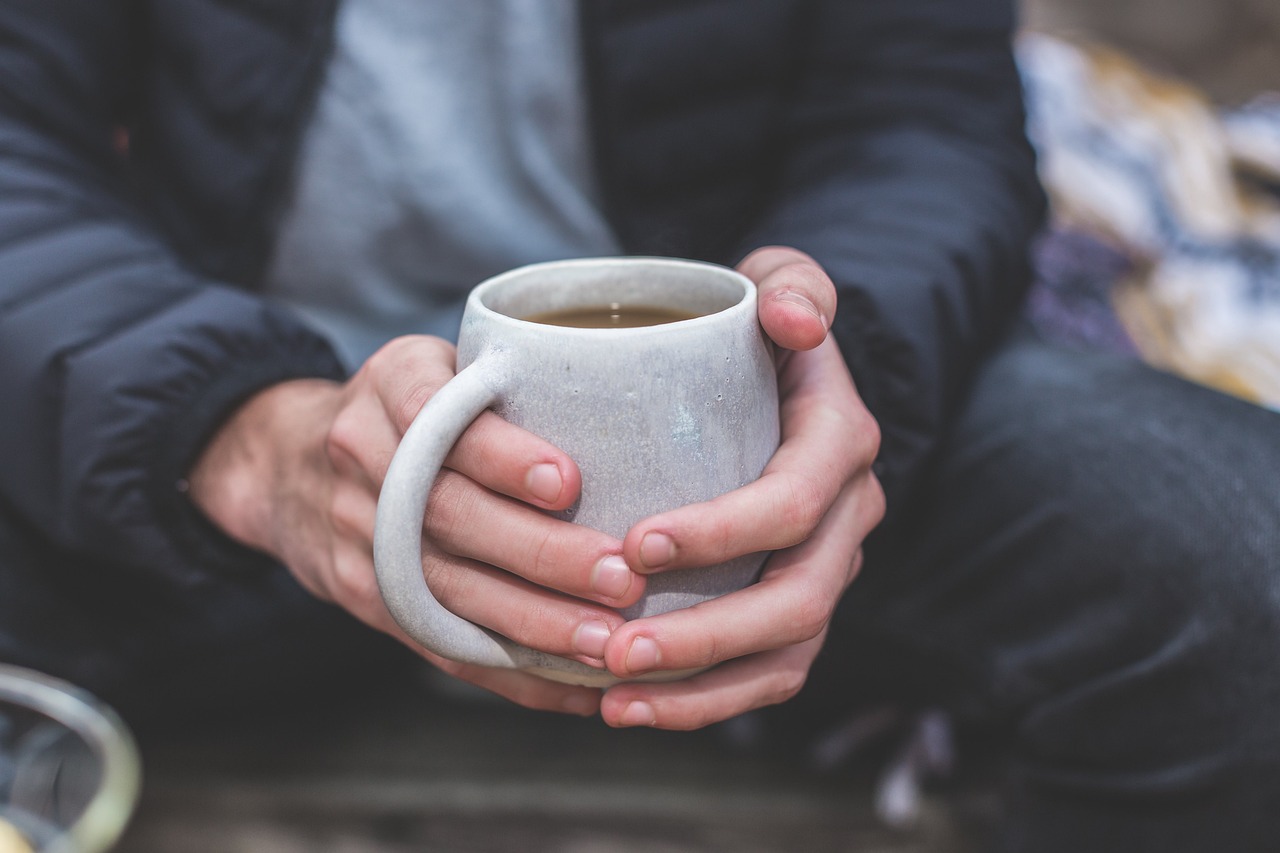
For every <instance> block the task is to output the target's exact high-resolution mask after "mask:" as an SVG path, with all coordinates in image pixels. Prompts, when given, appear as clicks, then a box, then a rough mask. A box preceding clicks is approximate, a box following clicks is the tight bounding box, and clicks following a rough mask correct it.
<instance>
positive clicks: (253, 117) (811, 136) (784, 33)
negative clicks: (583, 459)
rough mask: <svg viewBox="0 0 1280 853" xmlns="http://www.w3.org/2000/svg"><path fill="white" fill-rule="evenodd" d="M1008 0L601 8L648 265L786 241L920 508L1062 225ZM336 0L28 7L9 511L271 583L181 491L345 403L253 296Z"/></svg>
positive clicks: (11, 158) (5, 486)
mask: <svg viewBox="0 0 1280 853" xmlns="http://www.w3.org/2000/svg"><path fill="white" fill-rule="evenodd" d="M1009 5H1010V4H1009V3H1008V2H1006V0H892V2H890V0H680V2H676V0H670V2H657V0H589V1H588V2H584V3H583V4H582V15H583V38H584V41H585V46H584V55H585V57H586V62H587V64H588V69H587V72H588V75H587V76H588V79H589V84H590V87H591V93H590V98H591V110H592V118H593V122H594V128H595V145H596V153H597V158H598V164H599V170H600V173H601V174H600V182H601V185H602V187H603V188H604V193H605V201H606V207H607V211H608V214H609V216H610V218H611V221H612V222H613V225H614V227H615V230H616V231H617V233H618V234H619V235H620V238H621V239H622V242H623V245H624V248H625V250H626V251H627V252H630V253H637V254H668V255H682V256H689V257H698V258H705V259H710V260H715V261H720V262H725V263H732V262H735V261H736V260H737V259H738V258H740V257H741V255H742V254H744V253H745V252H746V251H747V250H748V249H750V248H753V247H755V246H758V245H764V244H772V243H781V244H789V245H793V246H797V247H799V248H801V249H804V250H806V251H808V252H810V253H811V254H812V255H814V256H815V257H816V258H817V259H818V260H819V261H821V262H822V263H823V264H824V265H825V266H826V268H827V270H828V271H829V272H830V273H831V275H832V277H833V278H834V279H835V281H836V282H837V284H838V286H839V288H840V309H839V313H838V316H837V318H836V321H835V334H836V336H837V338H838V340H839V342H840V344H841V346H842V348H843V351H844V353H845V355H846V358H847V359H848V361H849V364H850V366H851V368H852V370H853V372H854V376H855V379H856V381H857V383H858V386H859V389H860V391H861V393H862V394H863V396H864V398H865V399H866V401H867V403H868V405H869V406H870V408H871V410H872V412H873V413H874V414H875V415H876V417H877V418H878V419H879V421H880V423H881V426H882V429H883V432H884V444H883V450H882V458H881V460H880V461H879V463H878V466H879V467H878V470H879V472H880V474H881V477H882V480H883V482H884V483H885V486H886V491H887V492H888V495H889V500H890V508H891V511H893V510H894V509H895V508H896V507H899V506H900V505H901V504H902V503H903V501H904V500H905V498H906V496H907V495H908V493H909V491H910V488H911V485H912V483H913V481H914V480H915V479H916V477H917V475H918V473H919V470H920V468H921V465H922V464H923V463H924V462H925V461H926V460H927V458H928V456H929V453H930V451H931V449H932V448H933V447H934V445H935V444H936V442H937V440H938V437H939V435H940V432H941V430H942V429H943V427H944V425H945V423H946V421H947V417H948V413H949V412H950V411H951V410H952V409H953V408H954V406H955V405H956V403H957V401H958V399H959V397H960V396H961V395H962V394H963V392H964V389H965V385H966V381H967V379H968V377H969V376H970V375H971V373H972V371H973V368H974V366H975V363H976V362H977V360H978V359H979V358H980V356H981V354H982V352H983V350H984V348H985V347H986V346H988V345H989V343H990V342H991V341H992V340H993V339H994V337H995V336H996V334H997V333H998V331H999V329H1000V328H1001V327H1002V325H1003V324H1004V323H1005V322H1006V321H1007V319H1008V318H1009V316H1010V315H1011V314H1012V312H1013V311H1014V309H1015V306H1016V304H1017V302H1018V300H1019V297H1020V294H1021V290H1022V287H1023V285H1024V283H1025V277H1026V276H1025V259H1024V256H1025V249H1026V244H1027V242H1028V239H1029V236H1030V235H1031V234H1032V233H1033V231H1034V230H1035V229H1036V227H1037V226H1038V224H1039V220H1040V216H1041V208H1042V198H1041V194H1040V190H1039V188H1038V185H1037V182H1036V177H1035V172H1034V163H1033V157H1032V154H1031V151H1030V149H1029V146H1028V145H1027V143H1026V141H1025V139H1024V138H1023V126H1022V121H1023V117H1022V109H1021V96H1020V90H1019V86H1018V79H1017V75H1016V71H1015V68H1014V65H1013V63H1012V60H1011V57H1010V52H1009V45H1008V40H1009V36H1010V30H1011V26H1012V20H1011V18H1012V14H1011V10H1010V8H1009ZM333 13H334V3H333V2H318V0H6V2H5V3H4V4H3V5H2V6H0V400H3V401H5V403H6V404H7V405H6V411H5V414H4V416H3V418H0V507H3V508H4V509H5V510H6V511H8V512H10V513H13V514H15V515H16V516H17V517H19V518H20V519H22V520H23V521H24V522H25V523H26V524H27V525H29V526H30V527H32V528H33V529H35V530H37V531H39V532H40V534H41V535H43V536H44V537H45V538H47V539H48V540H49V541H50V542H53V543H56V544H57V546H58V547H60V548H62V549H64V550H65V551H67V552H69V553H73V554H85V555H91V556H93V557H95V558H96V559H97V560H99V561H100V560H101V559H103V558H106V559H109V560H110V561H112V562H114V563H116V564H118V565H120V566H126V567H130V568H131V569H132V570H134V571H138V572H143V573H152V575H153V577H155V578H157V579H160V580H163V581H164V582H165V583H173V582H177V583H180V584H183V583H189V582H194V581H198V580H199V579H200V578H201V577H203V576H205V573H207V572H210V571H226V570H228V569H232V568H234V567H235V566H237V565H243V564H244V558H245V555H244V554H243V553H242V552H240V551H239V549H238V548H236V547H234V546H232V544H231V543H230V542H229V541H228V540H224V539H223V538H222V537H221V536H220V535H219V534H217V533H216V532H215V531H214V530H213V529H212V528H211V527H210V526H209V525H207V524H206V523H204V522H203V521H202V519H201V518H200V517H199V515H198V514H197V513H196V512H195V511H194V509H193V508H192V507H190V506H189V505H188V504H187V502H186V501H185V499H184V498H183V497H182V495H181V492H180V487H179V484H180V483H181V481H182V479H183V477H184V475H185V472H186V471H187V469H188V467H189V465H190V464H191V463H192V461H193V459H194V457H195V455H196V454H197V453H198V451H199V449H200V447H201V446H202V443H203V442H204V441H205V440H206V439H207V438H208V437H209V435H210V434H211V432H212V431H213V430H214V429H215V428H216V427H217V425H218V423H219V421H220V419H221V418H222V417H224V416H225V415H226V414H227V413H228V412H229V410H230V409H231V407H233V406H234V405H235V404H236V403H237V401H239V400H241V399H243V398H244V397H245V396H246V395H248V394H249V393H251V392H252V391H254V390H255V389H258V388H261V387H263V386H264V385H267V384H269V383H273V382H276V381H279V380H283V379H286V378H291V377H298V376H313V375H314V376H328V377H338V376H339V375H340V367H339V365H338V363H337V361H336V360H335V359H334V357H333V355H332V354H331V352H330V350H329V348H328V347H327V345H326V344H325V343H324V341H323V340H322V339H320V338H319V337H318V336H317V335H316V334H315V333H314V332H312V331H311V330H309V329H307V328H306V327H304V326H303V325H301V324H300V322H299V321H298V320H296V319H294V318H293V317H292V316H290V315H288V314H285V313H282V312H281V311H278V310H276V309H273V308H271V307H268V306H267V305H266V304H265V303H264V302H263V301H262V300H261V299H259V298H258V297H257V296H256V295H255V292H254V291H255V288H256V287H257V284H258V281H259V276H260V274H261V271H262V267H263V264H264V261H265V259H266V257H267V256H268V253H269V251H270V246H271V239H272V234H273V223H274V221H275V217H276V215H277V213H278V210H279V207H280V203H281V196H282V190H283V188H284V184H285V181H286V180H287V177H288V175H289V167H290V162H291V159H292V157H293V154H294V151H295V148H296V146H297V143H298V139H299V137H300V135H301V133H302V131H303V129H304V127H305V125H306V122H307V118H308V112H309V105H310V104H311V103H312V101H313V98H314V95H315V92H316V88H317V85H318V82H319V80H320V77H321V73H320V72H321V71H322V69H323V66H324V62H325V59H326V56H327V54H328V50H329V44H330V39H331V33H332V23H333Z"/></svg>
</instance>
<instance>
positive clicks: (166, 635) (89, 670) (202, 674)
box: [0, 505, 408, 726]
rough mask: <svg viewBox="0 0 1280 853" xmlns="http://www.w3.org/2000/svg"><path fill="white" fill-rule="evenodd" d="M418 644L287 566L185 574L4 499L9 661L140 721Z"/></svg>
mask: <svg viewBox="0 0 1280 853" xmlns="http://www.w3.org/2000/svg"><path fill="white" fill-rule="evenodd" d="M407 656H408V653H407V652H406V651H404V650H402V649H400V648H399V646H398V645H397V644H395V643H393V642H392V641H391V640H389V639H387V638H384V637H382V636H381V635H376V634H375V633H374V632H373V631H371V630H369V629H366V628H365V627H364V626H362V625H359V624H358V623H356V622H355V620H352V619H351V618H350V617H348V616H347V615H346V614H345V613H342V612H340V611H339V610H338V609H337V608H334V607H332V606H330V605H327V604H324V603H321V602H319V601H316V600H315V599H313V598H311V597H310V596H309V595H308V594H306V593H305V592H304V591H303V590H302V589H301V588H300V587H299V586H298V585H297V584H296V583H295V582H294V581H293V580H292V578H290V577H289V576H288V574H287V573H286V572H285V571H284V570H283V569H280V570H278V571H275V572H267V573H262V574H256V575H253V576H251V577H242V578H220V577H212V576H211V577H209V578H208V579H207V580H206V582H204V583H201V584H198V585H195V586H186V585H183V586H178V585H174V584H170V583H168V582H166V581H164V580H163V579H159V578H152V577H141V576H139V575H138V574H137V573H136V572H135V571H132V570H130V569H129V568H128V567H123V566H119V565H112V564H107V563H105V562H99V561H94V560H92V559H88V558H86V557H84V556H76V555H71V554H67V553H64V552H61V551H59V550H58V549H56V548H53V547H51V546H50V545H49V544H48V543H46V542H44V541H43V540H42V539H41V538H40V537H39V536H38V535H36V533H35V532H34V531H32V530H30V529H29V528H27V527H25V526H24V525H23V524H22V523H21V522H20V521H19V520H18V519H17V518H16V517H15V516H14V515H13V514H12V513H11V512H9V511H8V510H7V509H6V508H5V507H3V505H0V661H4V662H6V663H12V664H17V665H19V666H25V667H29V668H32V669H36V670H39V671H41V672H45V673H48V674H50V675H54V676H56V677H59V678H63V679H66V680H68V681H71V682H72V683H74V684H77V685H79V686H81V687H84V688H86V689H88V690H90V691H92V692H94V693H96V694H97V695H99V696H100V697H102V698H103V699H105V700H106V701H108V702H109V703H111V704H112V705H114V706H116V707H117V709H118V710H120V711H121V712H122V713H124V714H126V716H127V718H128V719H130V721H131V722H133V723H134V724H135V725H143V726H145V725H147V724H148V723H149V722H150V721H151V720H153V719H156V718H159V717H163V716H164V715H168V714H172V713H182V714H190V713H195V712H197V711H200V710H208V711H210V712H215V713H217V712H220V711H226V710H232V709H234V708H237V707H242V706H245V705H247V704H251V703H262V702H272V701H276V700H281V699H286V698H287V697H288V696H289V695H290V694H291V693H292V692H293V691H295V690H297V689H302V688H304V687H310V686H312V685H314V684H315V683H320V682H322V681H323V680H328V681H329V682H331V683H344V684H346V683H349V682H351V681H355V680H358V679H359V678H361V677H376V675H377V673H379V672H382V671H385V669H386V668H387V667H389V666H400V665H402V664H403V663H405V660H404V659H405V658H406V657H407Z"/></svg>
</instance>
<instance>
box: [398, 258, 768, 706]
mask: <svg viewBox="0 0 1280 853" xmlns="http://www.w3.org/2000/svg"><path fill="white" fill-rule="evenodd" d="M601 306H611V307H616V308H619V309H620V310H621V309H627V308H631V307H635V306H648V307H657V308H661V309H665V310H669V311H675V312H680V313H681V314H683V315H685V316H691V318H690V319H681V320H675V321H671V322H664V323H661V324H658V325H645V326H639V327H634V328H576V327H568V326H559V325H551V324H549V323H547V322H538V321H534V320H530V319H527V318H530V317H538V316H542V315H546V314H549V313H554V312H565V311H573V310H575V309H588V310H594V309H597V308H599V307H601ZM458 370H459V372H458V374H457V376H455V377H454V378H453V379H451V380H450V381H449V382H448V383H446V384H445V386H444V387H443V388H441V389H440V390H439V391H438V392H437V393H436V394H435V396H433V397H432V398H431V400H429V401H428V402H427V404H426V405H425V406H423V408H422V410H421V411H420V412H419V413H418V415H417V417H416V418H415V420H414V422H413V424H412V425H411V426H410V427H409V429H408V430H407V431H406V432H405V434H404V437H403V439H402V440H401V442H400V445H399V447H398V449H397V450H396V454H395V457H394V459H393V460H392V463H391V467H390V469H389V470H388V472H387V476H386V480H385V482H384V483H383V486H382V492H381V495H380V497H379V500H378V512H377V522H376V527H375V533H374V563H375V566H376V569H377V576H378V585H379V588H380V590H381V594H382V597H383V599H384V601H385V602H386V604H387V607H388V609H389V610H390V611H391V615H392V616H393V617H394V618H395V620H396V622H397V623H398V624H399V625H400V627H402V628H403V629H404V630H405V632H406V633H408V635H409V636H410V637H412V638H413V639H415V640H416V641H418V642H419V643H421V644H422V645H423V646H425V647H426V648H428V649H430V650H431V651H433V652H435V653H437V654H439V655H442V656H443V657H447V658H450V659H453V660H457V661H463V662H466V663H473V664H479V665H481V666H490V667H508V668H516V669H522V670H527V671H530V672H533V673H536V674H538V675H542V676H544V677H547V678H551V679H554V680H557V681H563V682H568V683H573V684H588V685H594V686H607V685H609V684H613V683H616V682H617V680H618V679H616V678H615V677H614V676H612V675H610V674H609V673H608V672H607V671H604V670H600V669H596V668H594V667H591V666H588V665H586V664H583V663H581V662H578V661H573V660H568V659H565V658H561V657H557V656H554V655H550V654H547V653H544V652H539V651H535V650H533V649H529V648H525V647H523V646H520V645H518V644H516V643H514V642H512V641H510V640H508V639H506V638H505V637H501V636H498V635H497V634H495V633H494V632H491V631H489V630H486V629H483V628H480V627H478V626H476V625H474V624H472V623H471V622H468V621H467V620H465V619H463V618H461V617H459V616H457V615H455V614H454V613H452V612H450V611H448V610H446V609H445V608H444V607H443V606H442V605H441V604H440V603H439V602H438V601H437V600H436V599H435V597H434V596H433V595H432V593H431V590H430V589H428V587H427V584H426V581H425V579H424V576H423V571H422V523H423V515H424V513H425V511H426V506H427V496H428V493H429V492H430V490H431V486H432V483H433V481H434V480H435V478H436V476H437V474H438V473H439V470H440V466H441V465H442V464H443V462H444V458H445V456H446V455H447V454H448V452H449V450H450V448H451V447H452V446H453V444H454V442H455V441H457V439H458V437H459V436H460V435H461V434H462V433H463V431H464V430H465V429H466V428H467V427H468V426H469V425H470V424H471V422H472V421H473V420H474V419H475V418H476V417H477V416H479V414H480V413H481V412H483V411H484V410H485V409H488V408H492V409H494V410H495V411H496V412H497V413H498V414H499V415H500V416H501V417H503V418H505V419H506V420H508V421H509V422H511V423H513V424H516V425H518V426H520V427H523V428H524V429H526V430H528V431H530V432H532V433H534V434H536V435H538V436H541V437H542V438H544V439H546V440H548V441H550V442H551V443H553V444H554V445H556V446H557V447H558V448H560V449H561V450H563V451H564V452H566V453H567V454H568V455H569V456H570V458H572V459H573V460H574V461H575V462H576V463H577V465H578V468H579V470H580V471H581V474H582V489H581V494H580V497H579V500H578V501H577V503H576V504H575V505H574V506H572V507H570V508H569V509H567V510H565V511H563V512H561V513H558V514H557V515H558V516H559V517H561V518H564V519H567V520H570V521H573V522H574V523H577V524H584V525H587V526H590V527H592V528H595V529H597V530H601V531H603V532H605V533H608V534H609V535H611V536H614V537H617V538H622V537H623V536H624V535H625V534H626V532H627V530H628V529H629V528H630V527H631V526H632V525H634V524H635V523H636V522H638V521H640V520H641V519H643V518H645V517H647V516H650V515H654V514H656V513H660V512H665V511H667V510H671V509H675V508H677V507H680V506H684V505H686V504H691V503H697V502H700V501H706V500H710V499H711V498H714V497H716V496H717V495H720V494H723V493H725V492H728V491H731V490H733V489H736V488H738V487H740V486H743V485H745V484H747V483H750V482H752V481H753V480H755V479H756V478H758V477H759V476H760V473H761V471H762V470H763V469H764V466H765V464H766V463H767V462H768V461H769V458H770V457H771V456H772V455H773V452H774V451H775V450H776V449H777V446H778V430H779V426H778V396H777V375H776V372H775V367H774V361H773V354H772V349H771V347H770V345H769V344H768V343H767V341H766V339H765V337H764V334H763V332H762V330H761V328H760V325H759V321H758V320H757V317H756V289H755V285H754V284H752V282H751V281H750V280H749V279H747V278H746V277H745V276H743V275H741V274H739V273H737V272H735V271H733V270H731V269H728V268H725V267H721V266H716V265H713V264H705V263H699V262H694V261H685V260H676V259H667V258H599V259H596V258H591V259H580V260H569V261H556V262H551V263H543V264H535V265H532V266H527V267H521V268H519V269H515V270H512V271H510V272H506V273H503V274H502V275H499V276H497V277H495V278H492V279H489V280H488V281H486V282H484V283H482V284H480V285H479V286H477V287H476V288H475V289H474V290H473V291H472V292H471V294H470V295H469V297H468V299H467V304H466V308H465V311H464V313H463V317H462V328H461V331H460V333H459V338H458ZM766 556H767V555H766V554H752V555H748V556H745V557H741V558H738V559H735V560H732V561H730V562H728V563H724V564H721V565H717V566H712V567H706V568H694V569H683V570H674V571H670V572H664V573H659V574H654V575H650V576H649V577H648V579H647V581H646V589H645V594H644V596H643V598H642V599H641V600H640V601H639V602H637V603H636V604H635V605H633V606H632V607H630V608H627V609H625V610H623V611H622V613H623V615H624V616H626V617H627V618H628V619H634V618H638V617H641V616H649V615H654V614H657V613H663V612H666V611H669V610H674V609H676V608H681V607H688V606H690V605H693V604H696V603H698V602H701V601H705V600H707V599H709V598H713V597H716V596H719V595H723V594H725V593H727V592H731V591H733V590H736V589H741V588H742V587H744V586H746V585H748V584H750V583H752V582H754V580H755V579H756V578H757V577H758V575H759V573H760V569H761V567H762V566H763V564H764V560H765V558H766ZM688 674H689V673H688V672H680V673H670V672H668V673H656V674H654V675H653V676H652V677H654V678H659V679H670V678H677V677H681V676H684V675H688Z"/></svg>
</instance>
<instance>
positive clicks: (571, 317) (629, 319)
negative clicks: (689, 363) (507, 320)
mask: <svg viewBox="0 0 1280 853" xmlns="http://www.w3.org/2000/svg"><path fill="white" fill-rule="evenodd" d="M698 316H700V315H698V314H695V313H693V312H690V311H684V310H682V309H680V308H667V307H665V306H659V305H620V304H618V303H617V302H614V303H612V304H610V305H588V306H585V307H581V308H565V309H561V310H559V311H543V312H541V313H538V314H530V315H529V316H527V317H523V318H521V319H524V320H528V321H529V322H531V323H543V324H545V325H548V326H573V327H575V328H579V329H634V328H636V327H638V326H660V325H662V324H663V323H675V322H677V321H679V320H692V319H693V318H694V317H698Z"/></svg>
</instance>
